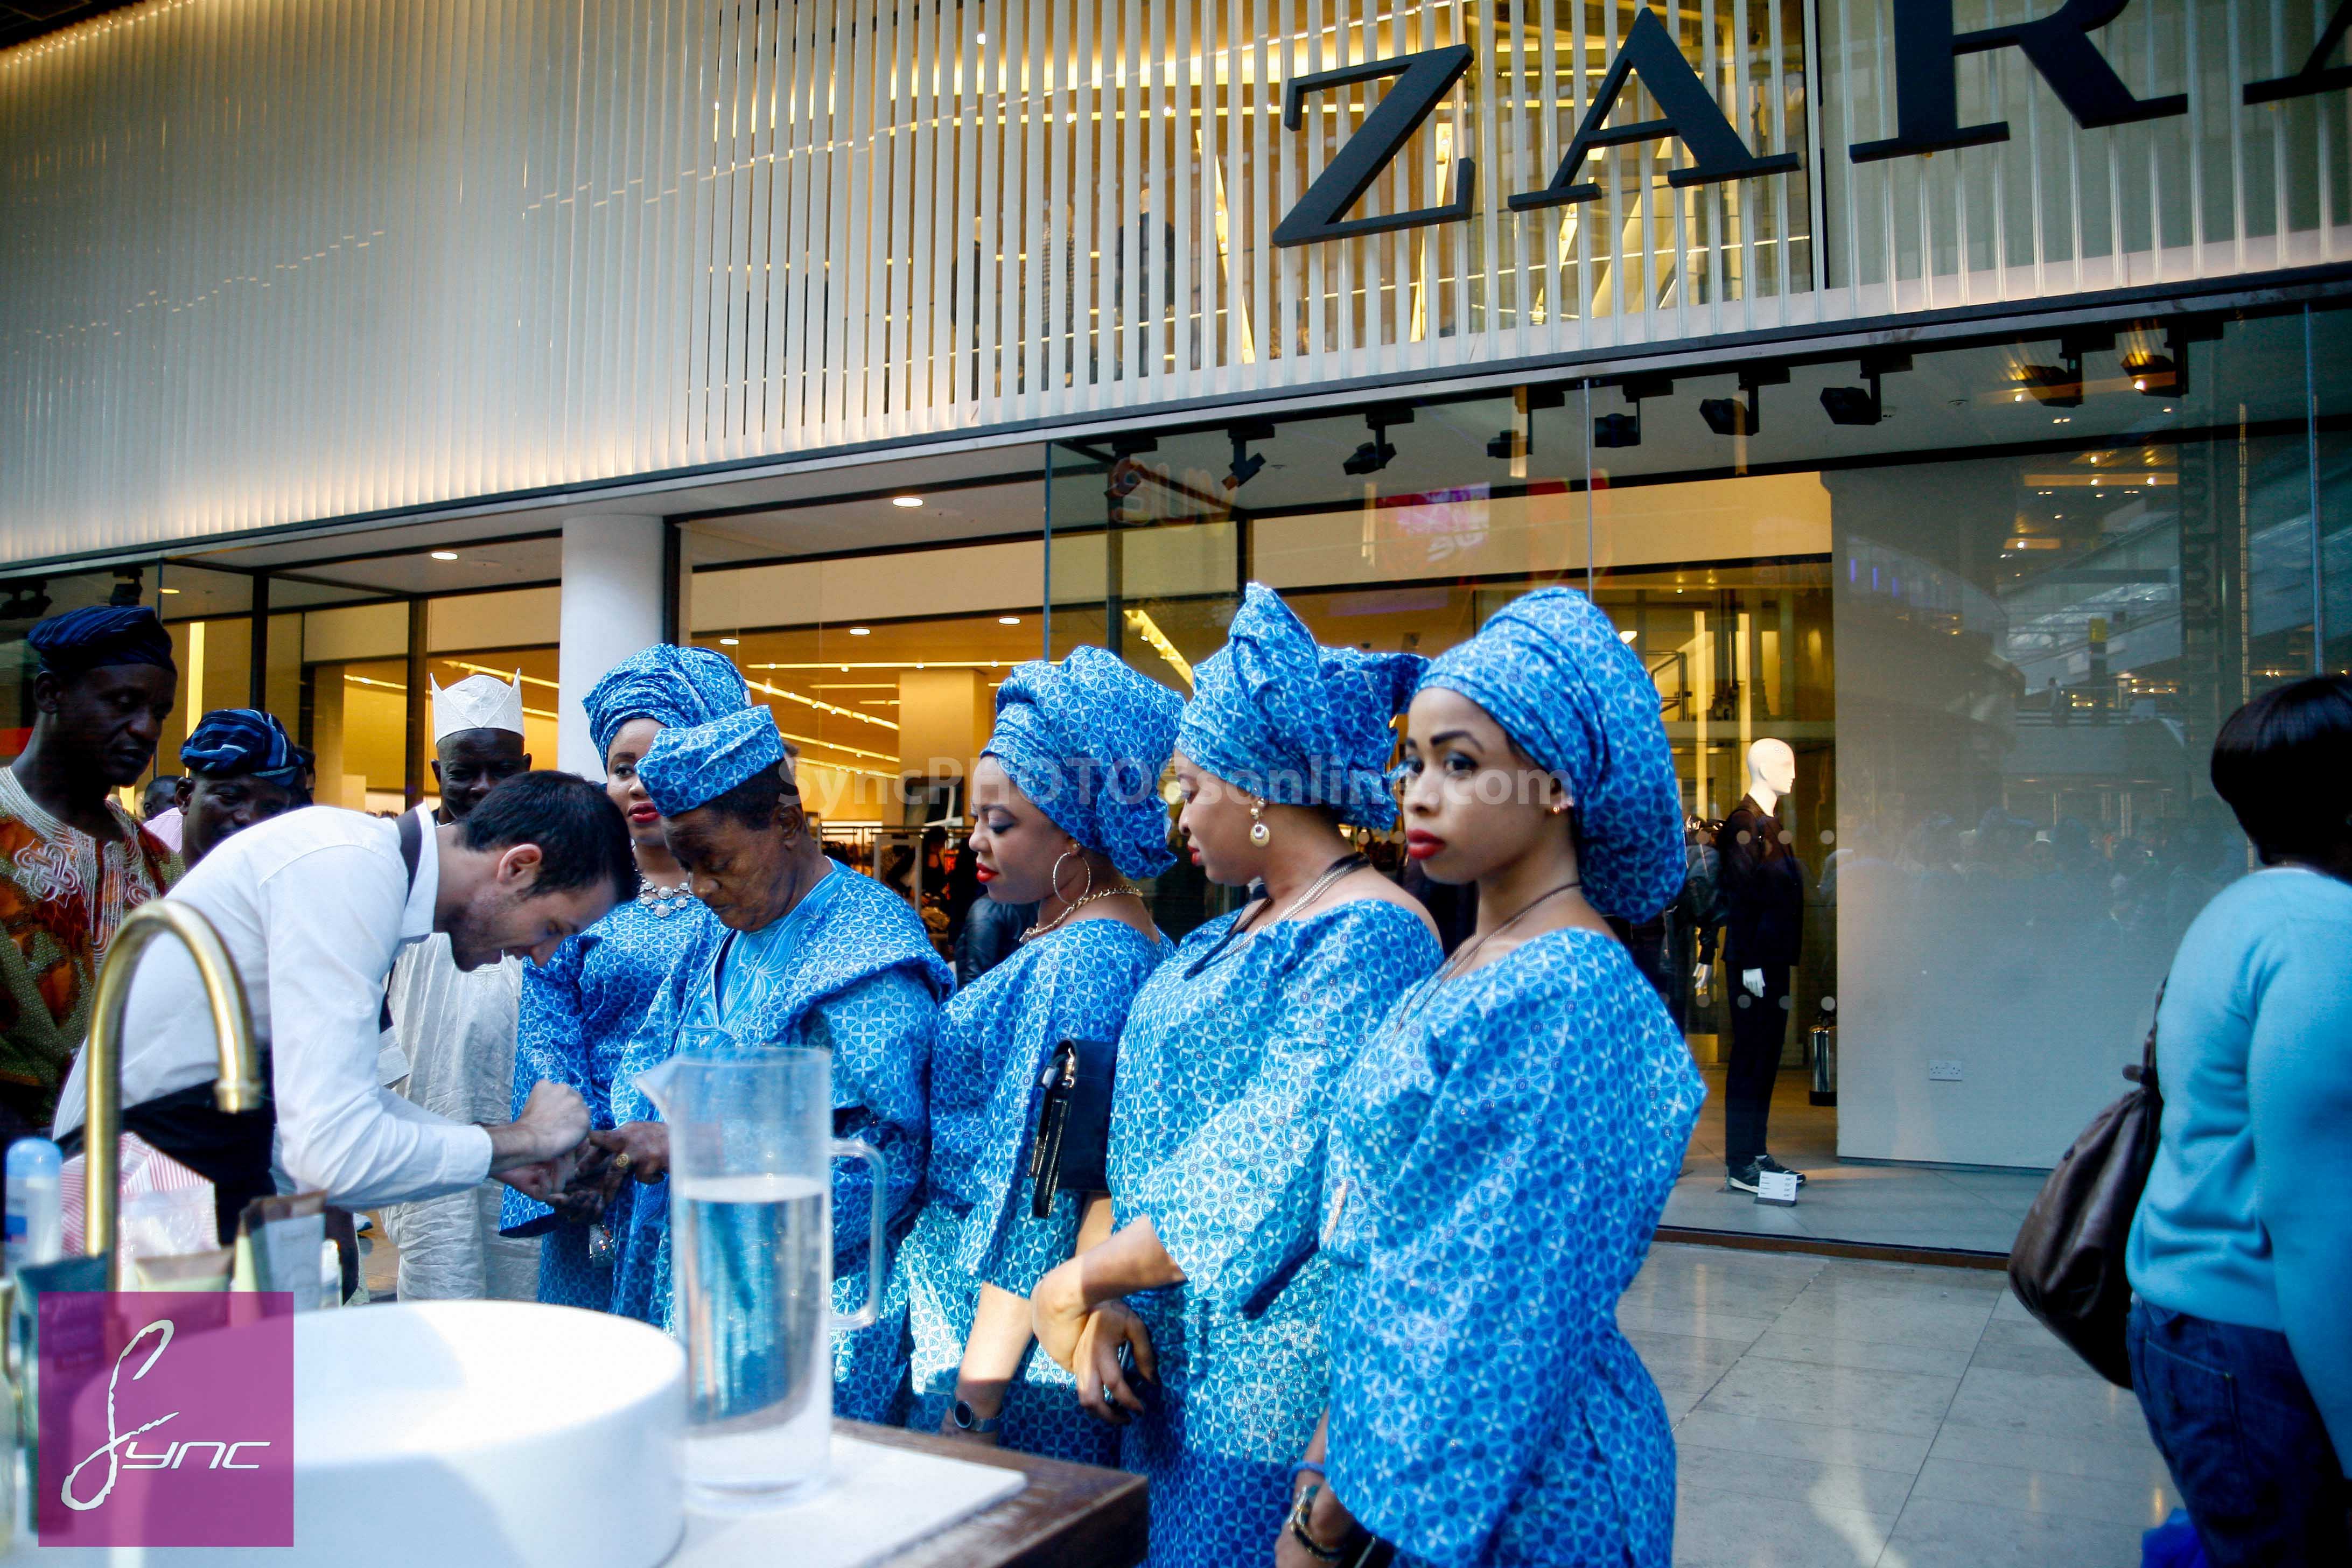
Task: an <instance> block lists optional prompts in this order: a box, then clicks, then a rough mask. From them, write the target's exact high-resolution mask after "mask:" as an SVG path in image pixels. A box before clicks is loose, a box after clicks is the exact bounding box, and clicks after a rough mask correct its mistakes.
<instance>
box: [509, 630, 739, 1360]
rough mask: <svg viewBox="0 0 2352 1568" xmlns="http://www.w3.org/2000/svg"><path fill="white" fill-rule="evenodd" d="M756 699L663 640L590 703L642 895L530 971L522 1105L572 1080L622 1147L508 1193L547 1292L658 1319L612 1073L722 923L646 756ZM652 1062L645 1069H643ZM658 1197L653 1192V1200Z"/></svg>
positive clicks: (597, 1127)
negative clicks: (690, 954) (676, 972)
mask: <svg viewBox="0 0 2352 1568" xmlns="http://www.w3.org/2000/svg"><path fill="white" fill-rule="evenodd" d="M749 700H750V697H749V694H748V693H747V692H746V691H745V690H744V688H743V678H742V677H741V676H740V675H738V674H736V673H735V667H734V666H733V665H732V664H730V663H729V662H728V661H727V659H726V658H725V656H724V655H721V654H717V653H713V652H712V651H711V650H709V648H700V647H674V646H672V645H671V644H668V643H657V644H656V645H655V646H654V647H649V648H645V649H642V650H640V651H639V652H636V653H633V654H631V655H630V656H629V657H628V658H625V659H623V660H622V661H621V662H620V663H619V664H617V665H615V666H614V667H613V668H612V670H611V671H610V672H609V673H607V674H606V675H605V677H604V679H602V680H600V681H598V682H597V683H596V684H595V686H594V687H593V689H590V691H589V693H588V695H587V696H586V697H585V698H584V699H583V700H582V702H581V706H582V707H583V708H585V709H586V710H587V712H588V732H589V734H590V735H591V736H592V737H593V739H594V740H595V742H596V751H597V754H598V755H600V756H602V757H603V758H604V791H605V793H606V794H607V795H611V796H612V797H613V804H614V805H617V806H619V807H620V808H621V813H622V815H623V816H625V817H627V818H628V822H629V838H630V841H631V843H632V844H633V845H634V846H635V851H636V858H637V873H638V875H639V876H640V877H642V878H643V879H644V886H643V887H642V889H640V890H639V891H638V894H637V897H636V898H635V900H632V901H630V902H628V903H625V904H621V905H619V906H617V907H615V908H614V910H613V911H612V912H611V913H610V914H608V915H606V916H605V917H604V919H603V920H601V921H597V922H596V923H595V924H594V925H593V926H590V927H589V928H588V929H587V930H586V931H582V932H581V933H580V934H579V935H578V936H575V937H573V938H572V940H571V941H569V942H565V943H564V944H563V945H562V947H561V948H559V949H557V950H556V953H555V957H554V958H553V959H552V960H551V961H550V962H548V963H543V964H533V965H531V966H530V968H528V969H526V970H524V971H523V977H522V1013H521V1021H520V1028H519V1030H518V1033H517V1036H516V1039H515V1091H514V1092H515V1113H516V1114H517V1115H520V1114H521V1113H522V1103H523V1101H524V1100H525V1099H527V1098H528V1097H529V1096H530V1089H531V1086H532V1085H534V1084H536V1083H538V1082H539V1081H540V1080H541V1079H553V1080H554V1081H556V1082H557V1083H566V1084H570V1085H571V1086H572V1088H574V1089H578V1090H579V1091H580V1094H581V1097H582V1098H583V1099H584V1100H587V1102H588V1118H589V1126H590V1127H591V1128H592V1129H593V1131H596V1132H599V1133H604V1134H607V1135H608V1136H607V1137H606V1138H605V1139H604V1140H603V1141H604V1142H607V1143H612V1144H617V1147H615V1148H614V1149H613V1150H611V1151H610V1153H611V1161H612V1163H610V1164H609V1165H607V1166H606V1167H605V1173H604V1178H603V1180H602V1181H601V1182H597V1183H593V1184H583V1185H584V1186H585V1190H584V1191H580V1192H576V1193H574V1194H571V1195H570V1196H569V1197H568V1199H559V1200H558V1202H557V1204H556V1206H554V1207H551V1206H549V1205H547V1204H543V1203H541V1202H539V1201H538V1200H537V1199H535V1198H531V1197H529V1196H526V1195H525V1194H522V1193H520V1192H517V1191H515V1190H514V1189H513V1188H511V1187H509V1188H508V1189H507V1192H506V1199H505V1208H504V1211H503V1213H502V1214H501V1215H499V1229H500V1231H501V1232H502V1233H503V1234H505V1235H508V1236H540V1235H544V1236H545V1237H547V1239H546V1241H545V1242H544V1243H543V1244H542V1245H541V1247H540V1253H539V1299H540V1300H542V1301H548V1302H552V1303H554V1304H556V1305H558V1306H564V1307H588V1308H593V1309H594V1310H598V1311H606V1310H609V1311H614V1312H621V1313H625V1314H626V1315H627V1316H630V1317H633V1318H638V1319H643V1320H645V1321H658V1318H657V1317H656V1314H655V1312H654V1310H653V1303H652V1289H653V1258H652V1257H651V1255H650V1249H649V1248H648V1247H645V1246H643V1245H641V1244H638V1243H640V1242H641V1240H642V1235H641V1233H639V1232H638V1231H636V1230H635V1229H634V1228H633V1227H632V1226H631V1224H630V1217H631V1212H632V1210H633V1209H634V1208H635V1205H636V1204H637V1203H638V1202H640V1201H641V1200H640V1198H639V1195H638V1193H637V1192H636V1191H635V1190H634V1189H635V1188H636V1186H637V1183H635V1182H632V1181H630V1180H629V1178H630V1176H632V1175H635V1176H636V1177H637V1178H638V1180H639V1181H640V1182H651V1181H654V1180H656V1178H658V1177H659V1176H660V1175H661V1174H662V1169H663V1167H662V1163H660V1162H659V1161H658V1160H656V1159H654V1158H651V1157H649V1156H648V1155H647V1152H646V1151H645V1150H644V1149H642V1148H640V1149H636V1150H634V1151H633V1150H632V1149H631V1148H630V1147H629V1146H628V1144H627V1142H626V1141H625V1140H615V1139H614V1138H612V1137H610V1136H609V1134H610V1133H611V1131H612V1129H613V1125H614V1123H613V1079H614V1072H615V1071H616V1070H617V1069H618V1068H619V1066H620V1060H621V1048H622V1047H624V1046H625V1045H627V1044H628V1041H629V1037H630V1036H631V1035H632V1034H634V1033H635V1030H636V1027H637V1026H638V1024H639V1023H641V1022H642V1021H643V1020H644V1018H645V1016H646V1008H648V1007H649V1006H651V1005H653V1000H654V996H655V994H656V993H657V992H658V991H659V990H660V989H661V985H662V982H663V981H665V980H667V978H668V977H669V972H670V970H671V969H672V968H673V967H674V966H675V965H676V964H677V961H678V959H679V957H680V956H681V955H683V954H684V953H685V952H687V951H688V949H689V948H692V947H693V946H695V945H696V944H697V943H698V942H701V941H702V940H703V939H704V938H705V937H706V936H707V935H709V932H710V931H711V928H712V927H714V926H715V925H716V924H717V922H716V921H713V920H712V919H711V918H710V912H709V910H706V909H704V908H703V907H702V903H701V900H698V899H697V898H695V897H694V895H693V894H692V893H691V892H690V891H688V889H687V887H686V873H685V872H684V871H682V870H680V869H679V868H678V864H677V861H676V860H674V859H672V858H670V853H669V847H668V846H667V843H666V842H665V841H664V840H663V838H662V829H661V816H660V814H659V813H658V812H656V811H655V810H654V806H653V802H652V801H651V800H650V799H649V798H648V797H647V796H646V786H645V784H643V783H642V782H640V781H639V779H638V778H637V763H639V762H640V761H641V760H643V758H644V757H645V754H646V752H647V751H649V750H650V749H651V748H652V746H653V743H654V738H655V737H656V736H657V735H659V734H660V733H661V732H662V731H663V730H665V729H667V728H668V727H670V726H672V725H694V724H701V723H706V722H708V721H710V720H712V719H716V718H719V716H720V715H722V714H727V713H732V712H735V711H737V710H740V709H741V708H743V707H744V706H745V705H746V704H747V703H748V702H749ZM646 1065H648V1066H650V1065H652V1064H650V1063H648V1064H646ZM656 1201H657V1200H656Z"/></svg>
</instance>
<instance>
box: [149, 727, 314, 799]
mask: <svg viewBox="0 0 2352 1568" xmlns="http://www.w3.org/2000/svg"><path fill="white" fill-rule="evenodd" d="M180 762H181V763H182V764H183V765H184V766H185V767H186V768H187V770H188V771H189V772H190V773H202V774H204V775H205V777H206V778H223V777H226V776H228V775H230V774H233V773H246V774H250V775H252V776H253V777H255V778H257V779H264V780H267V781H268V783H270V784H282V785H284V786H286V787H288V788H299V787H300V785H301V783H302V773H303V770H304V767H305V766H306V763H307V757H306V755H305V753H304V752H303V750H302V748H301V747H299V746H298V745H296V744H295V743H294V740H293V737H292V736H290V735H289V734H287V732H286V726H285V725H283V724H280V723H279V722H278V721H277V720H275V719H273V718H271V717H270V716H269V715H268V714H267V713H264V712H262V711H261V710H259V709H257V708H215V709H214V710H212V711H211V712H209V713H207V714H205V716H204V717H203V718H202V719H200V720H198V721H196V727H195V730H194V732H193V733H191V734H190V735H189V736H188V740H187V743H186V744H185V745H184V746H182V747H181V748H180Z"/></svg>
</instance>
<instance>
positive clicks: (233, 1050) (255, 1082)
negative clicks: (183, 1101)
mask: <svg viewBox="0 0 2352 1568" xmlns="http://www.w3.org/2000/svg"><path fill="white" fill-rule="evenodd" d="M160 936H175V937H177V938H179V939H180V943H181V945H182V946H184V947H185V948H186V949H187V950H188V956H189V957H190V958H191V959H193V960H194V962H195V965H196V974H197V976H198V977H199V978H201V979H202V980H203V981H204V983H205V1003H206V1004H207V1005H209V1006H210V1007H211V1009H212V1015H213V1035H214V1037H215V1039H216V1040H217V1041H218V1042H219V1045H220V1076H219V1078H217V1079H215V1080H214V1083H213V1100H214V1101H215V1103H217V1104H218V1105H219V1106H220V1108H221V1109H222V1110H225V1111H228V1112H231V1113H235V1112H236V1111H240V1110H257V1109H258V1108H259V1107H260V1105H261V1101H262V1094H263V1085H262V1082H261V1063H260V1058H259V1057H257V1055H256V1054H255V1052H254V1048H253V1014H252V1011H251V1010H250V1009H249V1008H248V1007H247V1005H246V1000H245V983H244V982H243V981H242V980H239V979H238V978H237V973H236V966H235V965H234V964H232V963H229V961H228V949H226V948H225V947H223V946H222V945H221V939H220V933H219V932H217V931H214V930H213V922H212V921H208V920H206V919H205V917H204V916H203V915H201V914H198V913H197V912H196V910H194V908H193V907H192V906H190V905H187V904H184V903H181V902H179V901H178V900H175V899H151V900H148V901H147V902H145V903H143V904H142V905H140V906H139V907H138V908H137V909H135V910H131V912H130V914H128V915H126V916H124V917H123V921H122V924H121V926H119V927H118V928H116V930H115V933H114V944H113V945H112V946H111V947H110V948H108V949H107V952H106V964H105V967H104V968H102V969H100V971H99V974H98V994H97V995H96V996H95V997H94V998H93V999H92V1001H91V1005H90V1019H89V1047H88V1058H87V1060H86V1061H85V1062H84V1064H83V1065H84V1067H85V1068H87V1071H86V1072H85V1074H84V1079H85V1093H86V1094H87V1096H88V1098H89V1109H88V1116H87V1119H86V1121H85V1122H84V1127H83V1133H82V1147H83V1148H84V1149H85V1150H86V1151H87V1152H88V1155H89V1158H88V1160H87V1162H86V1163H85V1165H84V1176H83V1179H82V1227H81V1249H82V1253H83V1256H85V1257H89V1258H105V1259H106V1289H109V1290H119V1289H121V1288H122V1257H121V1250H120V1248H119V1247H118V1246H117V1243H118V1242H119V1241H120V1239H121V1205H120V1203H119V1202H118V1197H119V1193H118V1189H119V1188H120V1186H121V1181H122V1144H121V1132H122V1015H123V1012H124V1010H125V1009H126V1008H127V1007H128V1006H129V1005H130V1002H131V972H132V971H133V970H135V969H137V968H138V967H139V961H140V959H142V957H144V956H145V955H146V952H147V949H148V947H149V946H150V945H151V944H152V943H153V942H154V941H155V939H156V938H157V937H160Z"/></svg>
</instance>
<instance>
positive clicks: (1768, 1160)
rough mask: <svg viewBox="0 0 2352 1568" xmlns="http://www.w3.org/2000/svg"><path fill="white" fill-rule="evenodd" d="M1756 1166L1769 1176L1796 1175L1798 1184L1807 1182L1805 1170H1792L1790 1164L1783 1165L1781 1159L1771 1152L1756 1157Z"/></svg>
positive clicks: (1801, 1184)
mask: <svg viewBox="0 0 2352 1568" xmlns="http://www.w3.org/2000/svg"><path fill="white" fill-rule="evenodd" d="M1756 1168H1757V1169H1758V1170H1759V1171H1761V1172H1763V1173H1765V1174H1766V1175H1768V1176H1794V1177H1796V1178H1797V1185H1799V1186H1803V1185H1804V1184H1805V1173H1804V1172H1802V1171H1791V1170H1790V1169H1789V1167H1788V1166H1786V1165H1783V1164H1782V1163H1780V1161H1778V1160H1775V1159H1774V1158H1772V1156H1771V1155H1769V1154H1759V1155H1758V1156H1757V1157H1756Z"/></svg>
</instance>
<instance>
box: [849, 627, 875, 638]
mask: <svg viewBox="0 0 2352 1568" xmlns="http://www.w3.org/2000/svg"><path fill="white" fill-rule="evenodd" d="M849 635H850V636H851V637H872V636H873V635H874V628H873V627H872V626H852V627H850V628H849Z"/></svg>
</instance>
